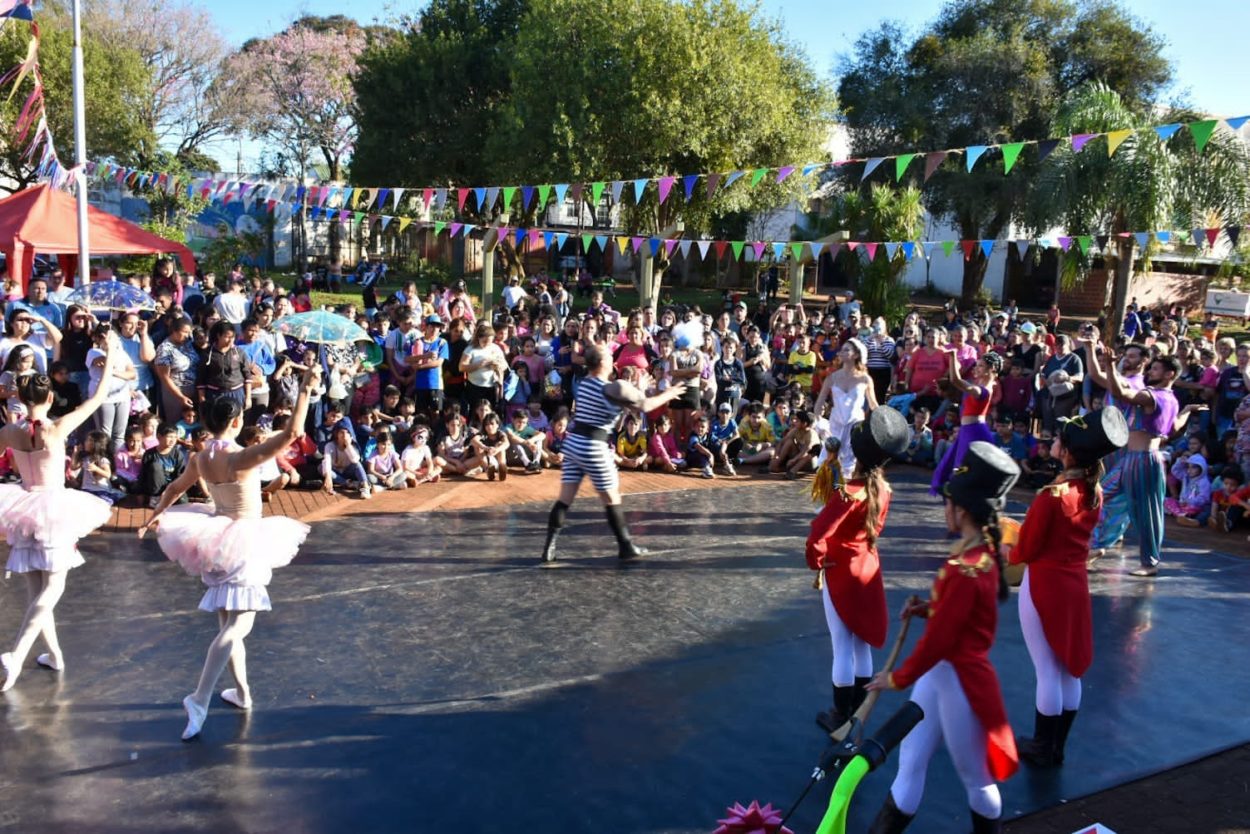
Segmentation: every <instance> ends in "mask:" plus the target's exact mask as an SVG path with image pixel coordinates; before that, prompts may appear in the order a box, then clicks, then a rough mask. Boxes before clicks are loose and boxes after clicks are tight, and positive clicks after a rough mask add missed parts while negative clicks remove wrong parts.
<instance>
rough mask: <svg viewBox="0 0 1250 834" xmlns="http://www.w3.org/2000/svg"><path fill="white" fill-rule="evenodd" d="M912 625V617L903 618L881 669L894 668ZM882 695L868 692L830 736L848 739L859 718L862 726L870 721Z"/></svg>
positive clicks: (836, 739) (887, 670) (875, 690)
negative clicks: (852, 712) (851, 714)
mask: <svg viewBox="0 0 1250 834" xmlns="http://www.w3.org/2000/svg"><path fill="white" fill-rule="evenodd" d="M910 627H911V617H908V618H907V619H905V620H903V627H902V628H900V629H899V630H898V636H897V637H895V638H894V645H893V647H891V649H890V654H889V656H888V657H887V658H886V659H885V666H883V667H881V671H883V672H889V671H891V670H892V669H893V668H894V664H895V663H897V662H898V656H899V654H900V653H901V652H902V651H903V643H904V641H906V640H907V629H908V628H910ZM880 697H881V690H879V689H874V690H873V691H872V692H869V693H868V697H867V698H865V699H864V703H862V704H860V705H859V709H857V710H855V714H854V715H853V716H851V720H850V721H847V722H846V723H845V724H843V725H842V726H841V727H839V728H838V729H836V730H834V731H833V732H832V733H830V734H829V738H831V739H833V740H834V742H836V743H841V742H843V741H845V740H846V737H847V735H849V734H850V732H851V727H852V726H854V724H855V721H856V719H858V720H859V725H860V727H863V726H864V725H865V724H866V723H867V722H868V716H869V715H870V714H871V713H872V708H873V707H875V706H876V705H877V699H878V698H880Z"/></svg>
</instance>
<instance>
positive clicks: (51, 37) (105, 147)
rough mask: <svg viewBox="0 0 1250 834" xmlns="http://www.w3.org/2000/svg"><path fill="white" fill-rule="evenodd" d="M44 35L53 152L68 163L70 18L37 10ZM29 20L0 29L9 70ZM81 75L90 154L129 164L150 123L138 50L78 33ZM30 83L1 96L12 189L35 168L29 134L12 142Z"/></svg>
mask: <svg viewBox="0 0 1250 834" xmlns="http://www.w3.org/2000/svg"><path fill="white" fill-rule="evenodd" d="M39 29H40V33H41V35H42V37H41V39H40V44H39V65H40V69H41V71H42V73H43V81H44V101H45V107H46V112H47V119H48V127H49V128H50V129H51V131H52V135H53V137H55V139H56V141H57V142H58V143H59V144H58V146H57V151H58V153H59V155H60V157H61V160H62V162H64V163H65V164H66V165H67V166H69V165H72V164H73V158H74V156H73V154H74V145H73V138H74V121H73V119H74V115H73V114H74V108H73V92H72V85H71V80H70V52H71V47H72V45H73V39H72V33H71V31H70V28H69V20H68V18H67V17H65V16H64V15H63V14H61V13H60V12H59V11H57V10H56V9H55V8H53V7H47V8H45V9H44V11H43V13H41V14H40V16H39ZM30 38H31V29H30V26H29V25H28V24H26V23H23V22H21V21H11V22H9V23H8V24H7V25H6V26H4V27H3V29H0V68H3V71H7V70H8V69H9V68H10V67H13V66H16V65H17V64H19V63H20V62H21V61H22V60H23V59H24V58H25V57H26V50H27V46H28V44H29V43H30ZM83 73H84V76H85V79H86V88H85V98H86V119H87V155H88V158H92V159H98V158H103V157H114V158H116V159H117V160H119V161H121V162H122V163H124V164H133V162H134V161H135V152H136V149H137V148H140V147H143V146H145V145H146V143H150V142H151V141H152V133H151V129H150V128H148V127H147V126H145V125H144V124H143V122H142V120H141V119H140V118H139V117H138V115H137V112H138V108H137V102H139V101H140V100H141V99H142V98H143V96H144V95H145V92H146V90H147V88H148V85H150V83H151V75H150V73H149V72H148V70H147V68H146V67H145V66H144V64H143V61H142V59H141V58H140V56H139V53H138V52H136V51H134V50H131V49H119V48H116V47H114V46H106V45H105V44H102V43H101V42H100V41H99V40H98V39H96V38H95V37H94V36H93V34H92V33H91V32H90V31H89V30H84V32H83ZM33 89H34V81H33V79H32V78H31V77H30V76H29V75H28V76H27V77H26V79H25V80H23V81H22V84H21V86H20V88H19V89H18V90H17V91H16V93H15V94H14V95H13V96H12V97H11V98H7V96H8V93H9V92H10V91H11V88H10V89H9V90H6V91H5V96H6V98H7V100H6V101H0V125H3V129H2V130H0V178H10V179H13V180H15V181H16V183H17V187H16V189H14V190H18V189H21V188H24V187H25V186H27V185H29V184H30V183H31V182H33V181H34V167H33V166H32V165H30V164H28V163H27V162H26V161H25V159H24V156H25V153H26V146H27V145H28V144H29V141H30V137H29V136H28V137H26V139H25V140H24V141H23V142H22V143H21V145H18V144H16V139H17V137H16V136H15V135H14V134H13V131H12V127H13V125H14V124H15V123H16V121H17V117H18V114H19V113H20V111H21V108H22V105H23V103H24V102H25V101H26V97H27V96H29V95H30V93H31V92H32V91H33Z"/></svg>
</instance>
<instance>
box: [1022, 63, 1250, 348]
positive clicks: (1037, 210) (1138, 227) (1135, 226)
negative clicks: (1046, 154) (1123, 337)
mask: <svg viewBox="0 0 1250 834" xmlns="http://www.w3.org/2000/svg"><path fill="white" fill-rule="evenodd" d="M1201 118H1203V117H1202V116H1200V115H1198V114H1195V113H1193V112H1191V111H1186V110H1180V109H1172V110H1170V111H1169V112H1166V113H1165V114H1163V116H1162V118H1160V115H1159V113H1157V112H1147V113H1142V112H1138V111H1136V110H1134V109H1133V108H1131V107H1130V106H1129V105H1127V104H1126V103H1125V102H1124V101H1123V99H1121V98H1120V95H1119V94H1118V93H1116V92H1115V91H1114V90H1112V89H1110V88H1109V87H1107V86H1105V85H1103V84H1100V83H1091V84H1087V85H1083V86H1081V87H1079V88H1077V89H1076V90H1074V91H1073V92H1072V93H1071V94H1069V96H1068V97H1067V98H1066V99H1065V101H1064V103H1063V106H1062V107H1061V109H1060V111H1059V113H1058V114H1057V115H1056V118H1055V124H1054V132H1055V135H1060V136H1064V135H1076V134H1090V133H1093V134H1098V133H1107V132H1110V131H1117V130H1124V129H1131V130H1132V132H1131V133H1130V134H1129V135H1128V137H1127V138H1125V139H1124V140H1123V142H1122V144H1120V145H1119V147H1118V149H1117V150H1116V151H1115V153H1114V154H1113V155H1108V154H1107V153H1106V150H1105V146H1103V147H1101V148H1100V147H1093V146H1091V147H1087V148H1086V149H1085V150H1084V151H1082V152H1074V151H1073V150H1072V149H1071V148H1070V147H1062V148H1060V149H1059V150H1057V151H1056V152H1055V153H1054V154H1053V155H1052V156H1051V157H1050V158H1049V159H1048V160H1047V164H1046V166H1045V167H1044V168H1043V170H1042V171H1041V173H1040V175H1039V177H1038V181H1037V187H1036V189H1035V191H1034V194H1033V198H1032V200H1031V202H1030V206H1029V212H1028V218H1027V221H1026V222H1027V225H1029V226H1031V227H1032V228H1033V229H1034V230H1035V231H1038V232H1040V231H1042V230H1044V229H1047V228H1050V227H1052V226H1054V225H1060V226H1062V227H1064V228H1066V229H1068V230H1071V231H1072V232H1078V233H1079V232H1090V233H1094V232H1103V233H1106V234H1110V235H1111V238H1110V241H1109V242H1108V245H1107V247H1105V248H1106V251H1105V252H1104V253H1103V254H1104V257H1106V258H1107V259H1108V260H1110V261H1113V262H1114V264H1115V271H1114V279H1113V281H1112V290H1111V299H1110V305H1111V321H1110V326H1111V328H1112V333H1118V332H1119V329H1120V326H1121V325H1122V324H1123V318H1124V307H1125V303H1126V301H1127V298H1128V287H1129V282H1130V280H1131V279H1132V276H1133V258H1134V255H1133V247H1134V244H1135V243H1136V241H1135V238H1134V237H1133V236H1132V234H1131V233H1133V232H1144V231H1154V230H1157V229H1173V228H1179V229H1192V228H1210V227H1212V226H1213V225H1225V224H1230V223H1240V222H1241V221H1242V220H1243V219H1244V218H1245V216H1246V215H1247V212H1250V154H1248V153H1247V149H1246V146H1245V145H1244V144H1243V143H1242V142H1241V141H1240V140H1239V139H1237V138H1236V137H1235V136H1232V135H1231V134H1229V133H1227V132H1216V133H1215V134H1214V135H1212V137H1211V139H1210V141H1209V142H1208V143H1207V145H1206V148H1205V150H1204V151H1203V152H1201V153H1199V152H1198V150H1197V148H1196V147H1195V145H1194V142H1193V141H1192V139H1191V137H1190V136H1188V135H1185V133H1186V132H1180V133H1177V134H1175V135H1173V136H1172V138H1170V139H1169V140H1167V141H1166V142H1165V141H1160V139H1159V136H1158V134H1156V133H1155V131H1154V130H1153V129H1152V128H1151V127H1150V126H1151V125H1156V124H1160V123H1161V122H1163V123H1185V122H1193V121H1197V120H1199V119H1201ZM1108 141H1110V139H1108ZM1156 245H1157V244H1156ZM1149 254H1150V253H1149V251H1144V252H1140V253H1139V257H1142V258H1143V259H1145V258H1147V257H1148V256H1149ZM1080 257H1082V256H1081V254H1080V253H1078V252H1076V251H1075V250H1073V251H1072V252H1071V253H1069V261H1068V266H1072V265H1073V264H1075V263H1076V261H1077V260H1078V259H1079V258H1080Z"/></svg>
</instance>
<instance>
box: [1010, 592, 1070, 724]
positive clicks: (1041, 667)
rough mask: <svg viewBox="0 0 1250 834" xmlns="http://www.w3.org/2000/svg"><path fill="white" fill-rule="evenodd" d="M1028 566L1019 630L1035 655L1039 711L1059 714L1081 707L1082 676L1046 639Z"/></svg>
mask: <svg viewBox="0 0 1250 834" xmlns="http://www.w3.org/2000/svg"><path fill="white" fill-rule="evenodd" d="M1030 573H1031V571H1030V570H1029V569H1028V568H1025V569H1024V582H1022V583H1021V584H1020V630H1021V631H1022V632H1024V644H1025V645H1026V646H1028V648H1029V657H1030V658H1032V659H1033V671H1034V672H1036V673H1037V711H1038V712H1040V713H1041V714H1042V715H1058V714H1059V713H1061V712H1063V711H1064V710H1066V709H1071V710H1075V709H1080V708H1081V679H1080V678H1074V677H1072V675H1070V674H1069V673H1068V670H1067V669H1066V668H1064V665H1063V664H1062V663H1060V662H1059V658H1057V657H1055V650H1054V649H1052V648H1051V647H1050V642H1049V641H1047V639H1046V631H1045V629H1043V628H1042V618H1041V617H1039V616H1038V615H1037V608H1036V607H1035V606H1034V605H1033V594H1032V592H1030V591H1029V574H1030Z"/></svg>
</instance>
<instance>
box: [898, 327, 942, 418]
mask: <svg viewBox="0 0 1250 834" xmlns="http://www.w3.org/2000/svg"><path fill="white" fill-rule="evenodd" d="M949 361H950V360H948V359H947V358H946V353H945V352H944V351H943V350H942V333H941V331H940V330H938V329H936V328H934V329H932V330H929V331H928V332H927V333H925V336H924V347H922V348H918V349H917V350H916V352H915V353H913V354H912V356H911V361H909V362H908V363H907V390H908V392H910V393H912V394H915V395H916V400H915V404H916V405H921V406H924V407H925V408H927V409H929V411H930V412H933V411H935V410H936V409H937V407H938V405H940V404H941V399H942V396H941V394H940V393H939V392H938V387H937V383H938V380H939V379H944V378H945V377H946V373H947V368H948V362H949Z"/></svg>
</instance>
